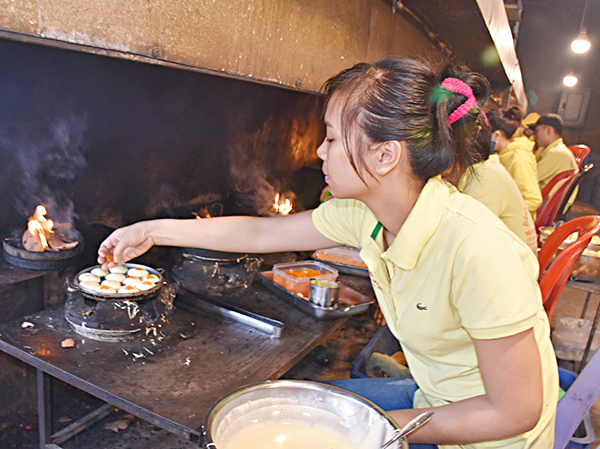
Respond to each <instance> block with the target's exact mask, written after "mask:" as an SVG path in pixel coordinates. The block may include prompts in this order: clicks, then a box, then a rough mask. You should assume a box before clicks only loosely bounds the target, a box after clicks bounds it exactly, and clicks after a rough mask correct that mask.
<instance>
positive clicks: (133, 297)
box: [73, 263, 165, 301]
mask: <svg viewBox="0 0 600 449" xmlns="http://www.w3.org/2000/svg"><path fill="white" fill-rule="evenodd" d="M123 266H125V267H126V268H127V269H129V268H143V269H144V270H146V271H148V274H154V275H156V276H158V282H157V283H156V285H155V286H154V287H152V288H150V289H148V290H144V291H139V292H134V293H101V292H97V291H94V290H89V289H87V288H85V287H82V286H81V284H80V282H79V276H81V275H82V274H84V273H89V272H90V271H92V270H93V269H94V268H101V266H100V265H94V266H91V267H88V268H85V269H84V270H81V271H80V272H79V273H77V274H76V275H75V277H74V278H73V285H75V287H76V288H77V289H78V290H79V291H80V292H81V294H82V295H83V296H85V297H86V298H89V299H94V300H96V301H123V300H128V301H139V300H141V299H145V298H147V297H148V296H151V295H154V294H155V293H156V292H158V290H160V289H161V288H162V286H163V285H164V283H165V280H164V278H163V275H162V270H157V269H155V268H150V267H148V266H146V265H140V264H137V263H124V264H123Z"/></svg>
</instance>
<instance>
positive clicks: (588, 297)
mask: <svg viewBox="0 0 600 449" xmlns="http://www.w3.org/2000/svg"><path fill="white" fill-rule="evenodd" d="M591 297H592V292H588V293H587V296H586V297H585V304H584V305H583V310H582V311H581V319H582V320H583V319H584V318H585V313H586V312H587V308H588V305H589V303H590V298H591Z"/></svg>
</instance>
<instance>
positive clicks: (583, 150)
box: [567, 144, 592, 167]
mask: <svg viewBox="0 0 600 449" xmlns="http://www.w3.org/2000/svg"><path fill="white" fill-rule="evenodd" d="M567 148H568V149H569V150H571V153H573V157H574V158H575V162H576V163H577V166H578V167H581V164H582V163H583V161H584V160H585V158H586V157H587V155H588V154H590V152H591V151H592V150H591V148H590V147H588V146H587V145H582V144H580V145H569V146H568V147H567Z"/></svg>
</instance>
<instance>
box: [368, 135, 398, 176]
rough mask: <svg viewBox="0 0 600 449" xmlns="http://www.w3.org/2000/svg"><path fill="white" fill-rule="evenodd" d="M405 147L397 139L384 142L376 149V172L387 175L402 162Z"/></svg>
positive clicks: (379, 174)
mask: <svg viewBox="0 0 600 449" xmlns="http://www.w3.org/2000/svg"><path fill="white" fill-rule="evenodd" d="M403 150H404V147H403V146H402V144H401V143H400V142H399V141H397V140H391V141H389V142H384V143H382V144H381V145H380V146H379V148H378V149H377V151H376V154H377V163H376V165H375V170H374V172H375V174H377V175H378V176H385V175H387V174H388V173H389V172H390V171H392V170H393V169H394V168H396V166H397V165H398V164H399V163H400V160H401V159H402V155H403V153H404V151H403Z"/></svg>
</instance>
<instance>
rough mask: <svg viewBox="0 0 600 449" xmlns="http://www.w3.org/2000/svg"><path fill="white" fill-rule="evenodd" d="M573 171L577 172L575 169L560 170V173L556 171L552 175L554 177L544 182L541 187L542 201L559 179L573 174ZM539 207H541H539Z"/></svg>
mask: <svg viewBox="0 0 600 449" xmlns="http://www.w3.org/2000/svg"><path fill="white" fill-rule="evenodd" d="M574 173H577V170H565V171H561V172H560V173H557V174H556V175H554V177H553V178H552V179H551V180H550V181H548V184H546V185H545V186H544V188H543V189H542V201H544V202H545V201H546V199H547V198H548V195H549V194H550V192H551V191H552V189H554V186H556V184H558V183H559V181H562V180H563V179H565V178H567V177H569V176H571V175H573V174H574ZM543 205H544V203H542V206H543ZM540 209H541V207H540ZM538 213H539V209H538Z"/></svg>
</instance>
